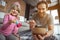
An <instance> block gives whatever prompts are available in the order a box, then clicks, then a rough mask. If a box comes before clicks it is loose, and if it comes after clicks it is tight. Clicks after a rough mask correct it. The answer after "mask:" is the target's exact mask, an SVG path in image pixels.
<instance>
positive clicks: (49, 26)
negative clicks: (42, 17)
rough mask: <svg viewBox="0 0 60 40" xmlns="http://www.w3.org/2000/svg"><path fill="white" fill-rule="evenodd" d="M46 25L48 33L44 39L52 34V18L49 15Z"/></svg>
mask: <svg viewBox="0 0 60 40" xmlns="http://www.w3.org/2000/svg"><path fill="white" fill-rule="evenodd" d="M47 24H48V32H47V33H46V35H45V37H48V36H51V35H52V34H53V32H54V26H53V18H52V16H51V15H50V16H49V19H48V21H47Z"/></svg>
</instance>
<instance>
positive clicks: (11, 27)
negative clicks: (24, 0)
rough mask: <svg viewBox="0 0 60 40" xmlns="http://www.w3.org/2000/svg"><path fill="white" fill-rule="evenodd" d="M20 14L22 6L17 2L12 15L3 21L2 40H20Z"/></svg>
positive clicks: (11, 12) (0, 32)
mask: <svg viewBox="0 0 60 40" xmlns="http://www.w3.org/2000/svg"><path fill="white" fill-rule="evenodd" d="M19 13H20V4H19V3H18V2H15V3H14V4H13V5H12V7H11V9H10V13H8V14H6V15H5V16H4V19H3V26H2V28H1V30H0V37H2V38H0V40H20V36H19V35H18V34H17V33H18V29H19V27H21V25H22V24H21V22H20V21H19V18H18V14H19Z"/></svg>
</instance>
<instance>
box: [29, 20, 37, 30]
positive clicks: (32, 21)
mask: <svg viewBox="0 0 60 40" xmlns="http://www.w3.org/2000/svg"><path fill="white" fill-rule="evenodd" d="M29 24H30V28H31V29H32V28H34V27H35V25H36V22H35V21H34V20H30V21H29Z"/></svg>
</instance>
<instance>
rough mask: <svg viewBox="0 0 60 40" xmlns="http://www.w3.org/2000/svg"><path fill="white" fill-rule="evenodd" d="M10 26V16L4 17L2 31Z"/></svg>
mask: <svg viewBox="0 0 60 40" xmlns="http://www.w3.org/2000/svg"><path fill="white" fill-rule="evenodd" d="M10 24H11V22H10V21H9V20H8V14H7V15H5V16H4V19H3V27H2V29H6V28H7V27H8V26H9V25H10Z"/></svg>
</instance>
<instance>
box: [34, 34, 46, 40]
mask: <svg viewBox="0 0 60 40" xmlns="http://www.w3.org/2000/svg"><path fill="white" fill-rule="evenodd" d="M33 37H34V40H44V38H45V37H43V36H41V35H33Z"/></svg>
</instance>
